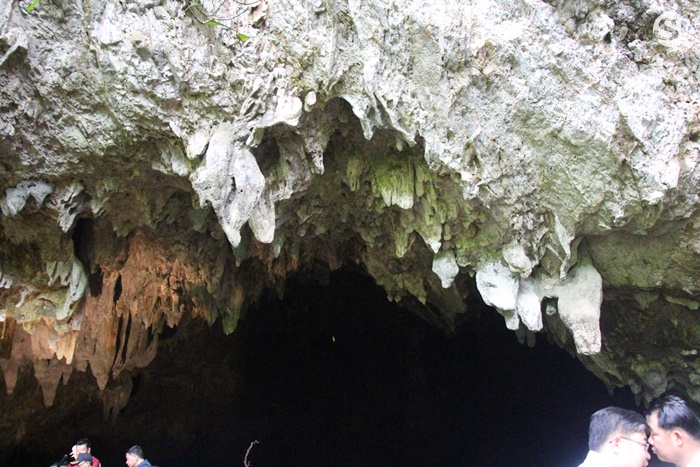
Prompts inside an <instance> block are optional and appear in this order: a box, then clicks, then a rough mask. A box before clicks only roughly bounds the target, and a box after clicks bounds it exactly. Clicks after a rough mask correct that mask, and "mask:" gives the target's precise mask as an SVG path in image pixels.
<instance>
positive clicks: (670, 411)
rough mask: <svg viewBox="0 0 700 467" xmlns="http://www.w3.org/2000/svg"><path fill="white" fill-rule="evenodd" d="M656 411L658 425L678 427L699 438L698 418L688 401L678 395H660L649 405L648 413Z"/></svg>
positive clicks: (667, 428)
mask: <svg viewBox="0 0 700 467" xmlns="http://www.w3.org/2000/svg"><path fill="white" fill-rule="evenodd" d="M653 413H657V416H658V417H659V421H658V423H659V427H661V428H663V429H664V430H673V429H674V428H680V429H682V430H685V431H686V432H687V433H688V434H689V435H690V436H692V437H693V438H695V439H697V440H700V420H698V416H697V414H696V413H695V412H694V411H693V409H691V408H690V406H689V405H688V403H687V402H686V401H684V400H683V399H681V398H680V397H678V396H672V395H666V396H661V397H659V398H658V399H656V400H655V401H653V402H652V403H651V404H650V405H649V412H648V414H649V415H652V414H653Z"/></svg>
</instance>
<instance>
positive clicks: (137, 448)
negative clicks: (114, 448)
mask: <svg viewBox="0 0 700 467" xmlns="http://www.w3.org/2000/svg"><path fill="white" fill-rule="evenodd" d="M126 453H127V454H133V455H134V456H138V457H140V458H141V459H143V449H141V446H139V445H138V444H137V445H134V446H131V447H130V448H129V450H128V451H126Z"/></svg>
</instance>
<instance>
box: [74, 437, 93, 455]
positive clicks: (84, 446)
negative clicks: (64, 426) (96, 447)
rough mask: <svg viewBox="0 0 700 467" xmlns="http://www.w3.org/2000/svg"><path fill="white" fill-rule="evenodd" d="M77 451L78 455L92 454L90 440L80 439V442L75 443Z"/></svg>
mask: <svg viewBox="0 0 700 467" xmlns="http://www.w3.org/2000/svg"><path fill="white" fill-rule="evenodd" d="M75 449H76V451H77V452H78V453H81V452H90V440H89V439H87V438H82V439H79V440H78V442H77V443H75Z"/></svg>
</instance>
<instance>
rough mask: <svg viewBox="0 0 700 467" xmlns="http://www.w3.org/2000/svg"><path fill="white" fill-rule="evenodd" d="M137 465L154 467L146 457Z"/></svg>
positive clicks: (138, 466) (139, 466)
mask: <svg viewBox="0 0 700 467" xmlns="http://www.w3.org/2000/svg"><path fill="white" fill-rule="evenodd" d="M136 467H153V466H152V465H151V463H150V462H148V459H144V460H142V461H141V463H139V465H137V466H136Z"/></svg>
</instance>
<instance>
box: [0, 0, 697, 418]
mask: <svg viewBox="0 0 700 467" xmlns="http://www.w3.org/2000/svg"><path fill="white" fill-rule="evenodd" d="M29 3H30V2H29V0H9V1H7V2H4V3H3V5H2V6H1V7H0V154H2V159H1V164H0V193H1V196H0V208H1V209H2V216H1V217H0V245H1V246H2V248H0V286H1V287H2V288H1V289H0V309H1V310H2V311H1V312H0V324H1V325H2V334H0V336H1V337H0V368H2V371H3V374H4V376H5V381H6V387H7V391H8V392H12V388H13V387H14V381H16V378H17V372H18V369H19V368H20V367H22V366H26V365H33V367H34V372H35V375H36V377H37V378H38V379H39V381H40V383H41V387H42V388H43V393H44V399H45V402H46V403H47V404H51V402H52V400H53V397H54V395H55V391H56V386H57V385H58V383H59V381H60V380H64V381H65V380H66V379H67V378H68V377H70V374H71V372H72V371H76V370H77V371H86V370H87V368H88V367H89V369H90V371H91V372H92V374H93V375H94V376H95V378H96V379H97V381H98V383H99V386H100V388H102V389H103V390H104V391H105V396H104V400H105V404H106V406H107V407H108V410H107V412H108V413H116V412H118V410H119V408H120V407H122V406H123V404H125V403H126V401H125V400H124V397H123V395H124V394H127V393H128V391H127V389H128V388H129V387H130V386H129V385H130V384H131V380H130V378H128V374H130V372H132V371H136V370H137V369H138V368H140V367H143V366H144V365H147V364H148V363H149V362H150V361H151V360H152V358H153V356H154V355H155V352H156V351H157V345H158V335H159V333H161V332H162V331H163V329H164V328H165V327H166V326H167V327H173V326H175V325H177V323H178V322H179V319H180V318H181V317H182V315H183V314H184V313H191V314H194V315H199V316H203V317H205V318H206V319H208V320H209V322H210V323H213V322H214V321H216V320H217V319H220V320H221V321H222V323H223V326H224V329H225V330H226V331H227V332H231V331H232V330H233V329H234V328H235V326H236V323H237V321H238V319H239V318H240V316H241V313H244V312H245V309H246V307H247V305H248V304H250V303H252V302H253V301H255V300H256V299H257V298H258V297H259V296H260V294H261V293H263V291H276V292H277V293H280V294H282V293H284V282H285V277H287V275H289V274H291V273H295V272H301V271H303V272H305V273H308V274H310V275H312V276H314V275H315V276H316V277H319V278H321V277H322V276H323V274H324V273H325V272H327V271H328V270H333V269H337V268H339V267H341V266H343V265H346V264H359V265H361V266H362V267H363V268H364V269H365V270H366V271H367V272H368V273H369V274H370V275H371V276H372V277H373V278H374V279H375V281H376V282H377V283H378V284H379V285H381V286H382V287H383V288H384V289H385V290H386V292H387V296H388V298H389V299H390V300H396V301H400V302H401V303H403V304H405V305H406V306H408V307H410V308H411V309H413V310H415V311H416V312H417V313H418V314H419V315H420V316H422V317H423V318H424V319H426V320H427V321H428V322H430V323H432V324H434V325H436V326H441V327H444V328H446V329H450V328H452V327H454V325H455V323H456V322H457V320H458V319H460V315H463V314H465V313H469V310H468V309H467V306H466V304H465V297H466V295H467V294H469V293H470V291H471V290H474V284H476V288H478V291H479V292H480V293H481V295H482V298H483V300H484V301H485V302H486V303H489V304H491V305H493V306H494V307H496V308H498V311H499V312H501V313H502V314H503V315H504V317H505V319H506V325H507V326H508V327H509V328H511V329H514V330H517V331H518V333H520V334H519V335H522V333H524V332H532V331H540V332H546V333H548V334H549V335H551V336H552V338H553V339H554V340H556V341H557V342H558V343H559V344H560V345H562V346H564V347H565V348H567V349H569V350H571V351H572V352H579V353H580V354H581V355H580V358H581V359H582V361H583V362H584V363H585V364H586V365H587V367H588V368H589V369H590V370H591V371H592V372H594V373H595V374H596V375H598V376H599V377H600V378H601V379H603V380H604V381H606V382H607V383H608V384H609V385H610V386H611V387H613V386H620V385H630V386H631V387H632V389H633V390H634V391H635V392H636V393H637V394H638V395H639V397H640V399H641V400H649V399H650V398H652V397H654V396H655V395H658V394H660V393H661V392H663V391H664V390H666V389H668V388H671V387H673V386H678V387H680V388H682V389H684V390H685V391H686V392H687V393H688V395H689V396H690V397H692V398H693V399H695V400H696V401H697V402H700V380H699V379H698V377H697V374H698V370H699V369H700V368H698V360H697V359H696V358H695V357H696V355H697V352H696V348H697V347H698V345H700V318H699V317H698V308H699V307H700V280H698V277H700V217H699V215H698V206H699V205H700V143H699V142H698V135H699V134H700V96H699V91H698V89H700V86H699V83H698V75H699V73H700V59H699V57H698V50H700V47H698V45H699V43H700V42H699V40H700V39H699V35H698V31H700V24H698V18H700V7H698V5H697V4H696V3H693V2H673V1H662V2H658V1H651V0H629V1H623V2H608V1H602V0H588V1H586V0H581V1H578V0H577V1H549V2H542V1H530V0H526V1H522V2H515V3H513V2H506V1H474V2H467V3H464V2H461V1H458V0H448V1H445V2H442V3H441V4H440V5H439V6H436V5H435V4H432V3H425V2H412V1H409V0H402V1H399V2H396V1H383V0H379V1H375V2H371V3H367V2H359V1H356V0H348V1H345V2H330V1H323V0H322V1H319V2H299V1H297V0H278V1H275V2H269V4H268V3H267V2H265V8H256V9H254V10H253V14H251V15H246V14H244V13H246V12H247V11H245V10H243V9H242V7H241V6H240V4H239V3H236V2H232V1H228V0H217V1H215V2H214V1H211V0H204V1H202V2H188V1H183V0H139V1H134V2H117V1H114V0H96V1H76V0H66V1H60V2H58V1H53V0H41V1H40V3H39V4H38V5H37V7H36V8H35V9H33V10H32V11H30V12H27V11H26V9H27V6H28V5H29ZM667 12H675V13H676V14H678V15H680V17H682V18H684V19H685V20H686V21H685V22H684V23H683V25H684V26H683V28H682V30H680V31H676V32H677V34H676V35H675V36H674V37H675V39H673V40H672V41H671V42H668V41H666V40H665V39H666V38H667V36H662V35H659V31H658V28H657V29H656V30H655V28H654V23H655V21H656V20H657V19H658V18H659V17H660V16H661V15H662V14H665V13H667ZM666 26H668V24H666ZM245 36H248V37H250V38H249V39H248V40H246V41H243V40H241V38H244V39H245ZM660 38H661V39H662V40H663V42H660V41H659V40H660ZM321 265H324V266H321ZM474 276H476V278H475V279H474ZM542 310H545V311H546V312H545V313H543V312H542ZM693 352H695V353H693ZM124 375H127V376H124Z"/></svg>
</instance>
